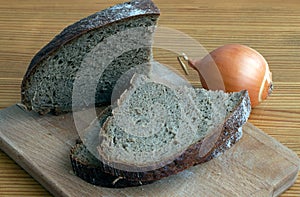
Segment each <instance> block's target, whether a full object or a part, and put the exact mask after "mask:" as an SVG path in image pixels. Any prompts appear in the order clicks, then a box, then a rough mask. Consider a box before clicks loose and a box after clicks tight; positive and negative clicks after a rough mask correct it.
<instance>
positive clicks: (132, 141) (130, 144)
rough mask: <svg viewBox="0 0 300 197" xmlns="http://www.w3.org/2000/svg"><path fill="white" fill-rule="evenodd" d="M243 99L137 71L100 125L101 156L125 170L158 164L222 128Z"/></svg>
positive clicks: (149, 167)
mask: <svg viewBox="0 0 300 197" xmlns="http://www.w3.org/2000/svg"><path fill="white" fill-rule="evenodd" d="M241 97H242V94H241V93H231V94H228V93H224V92H221V91H207V90H204V89H194V88H191V87H187V86H178V87H177V88H175V87H174V86H169V85H166V84H163V83H159V82H157V81H153V80H151V79H149V78H147V77H146V76H143V75H135V76H134V78H133V80H132V86H131V87H130V88H129V89H128V90H126V91H125V92H124V93H123V94H122V95H121V98H120V99H119V100H118V102H117V103H116V105H114V108H113V111H112V116H110V117H108V119H107V120H106V122H105V123H104V126H103V127H102V129H101V132H100V145H99V146H98V151H99V154H100V159H101V160H102V161H103V162H104V163H106V164H107V165H112V167H114V168H117V169H122V170H126V171H144V170H145V169H147V170H149V169H151V167H153V168H154V167H155V168H157V167H162V166H164V165H166V164H167V163H168V162H170V161H172V160H174V159H175V158H176V157H177V156H178V155H180V154H181V153H182V152H183V151H185V150H186V149H187V147H188V146H190V145H191V144H193V143H195V142H197V141H199V140H200V139H203V138H204V137H205V136H206V135H208V134H209V133H210V132H213V131H214V130H215V129H216V128H218V127H219V126H220V125H221V126H222V125H223V124H224V122H225V119H226V118H227V116H228V115H229V114H230V113H231V112H232V111H233V110H234V108H235V107H236V105H237V104H238V102H240V101H241Z"/></svg>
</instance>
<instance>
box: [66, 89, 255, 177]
mask: <svg viewBox="0 0 300 197" xmlns="http://www.w3.org/2000/svg"><path fill="white" fill-rule="evenodd" d="M250 111H251V104H250V99H249V96H248V92H247V91H243V95H242V99H241V100H240V103H239V104H238V105H237V106H236V108H235V110H234V111H233V113H231V114H230V116H229V117H227V119H226V121H225V123H224V124H223V127H222V131H221V134H220V136H219V137H218V140H217V142H216V144H215V145H214V147H213V148H212V149H211V150H210V151H209V152H208V153H207V154H206V155H204V156H199V150H200V147H201V145H202V143H203V140H201V141H199V142H197V143H195V144H192V145H191V146H189V148H188V149H187V150H186V151H185V152H184V153H183V154H182V155H180V156H179V157H177V158H176V159H175V160H174V161H173V162H171V163H169V164H167V165H165V166H163V167H161V168H158V169H156V170H151V171H146V172H127V171H123V170H118V169H115V168H112V167H110V166H107V165H105V164H103V163H102V162H99V163H100V166H98V167H97V171H99V172H105V173H108V174H111V175H113V176H116V177H122V178H124V179H125V180H129V181H137V182H139V181H140V182H144V181H155V180H160V179H162V178H164V177H167V176H170V175H173V174H177V173H179V172H181V171H183V170H185V169H187V168H189V167H191V166H194V165H198V164H201V163H204V162H207V161H209V160H211V159H212V158H214V157H215V156H216V155H215V154H216V151H217V152H219V153H221V152H224V151H225V150H226V149H228V148H229V147H227V146H226V143H228V142H229V143H231V144H235V143H236V142H237V141H238V140H239V138H240V137H241V136H239V135H238V129H239V128H241V127H242V125H243V124H245V123H246V121H247V119H248V116H249V114H250ZM71 162H72V163H74V162H75V161H73V160H72V158H71ZM76 162H80V161H76ZM82 165H83V166H84V165H87V166H88V164H82ZM75 170H79V171H81V173H83V174H85V175H86V177H93V174H91V173H89V172H88V171H86V170H84V168H82V170H80V169H75Z"/></svg>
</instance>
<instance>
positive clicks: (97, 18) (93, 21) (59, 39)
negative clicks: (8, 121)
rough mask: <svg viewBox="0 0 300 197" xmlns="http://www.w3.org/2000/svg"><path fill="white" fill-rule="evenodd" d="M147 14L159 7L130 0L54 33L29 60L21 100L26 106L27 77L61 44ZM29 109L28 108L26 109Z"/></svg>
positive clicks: (155, 13)
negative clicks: (123, 9)
mask: <svg viewBox="0 0 300 197" xmlns="http://www.w3.org/2000/svg"><path fill="white" fill-rule="evenodd" d="M126 4H127V5H131V7H130V8H129V9H130V10H131V11H132V12H130V11H129V12H122V13H121V14H116V13H115V9H116V7H117V6H121V5H126ZM136 10H143V11H144V12H143V13H139V12H134V11H136ZM147 15H157V16H158V15H160V11H159V9H158V8H157V7H156V5H155V4H154V3H153V2H152V1H151V0H142V1H140V0H132V1H130V2H126V3H122V4H118V5H115V6H112V7H110V8H107V9H105V10H102V11H99V12H96V13H95V14H92V15H90V16H88V17H86V18H84V19H81V20H80V21H78V22H76V23H74V24H72V25H70V26H68V27H66V28H65V29H63V31H62V32H60V33H59V34H58V35H56V36H55V37H54V38H53V39H52V40H51V41H50V42H49V43H48V44H47V45H45V46H44V47H43V48H42V49H41V50H40V51H39V52H38V53H37V54H36V55H35V56H34V57H33V59H32V60H31V62H30V64H29V66H28V68H27V71H26V73H25V75H24V77H23V80H22V84H21V102H22V103H23V104H24V105H26V106H27V103H26V99H25V95H24V93H23V92H24V90H25V89H26V88H27V82H28V79H29V78H30V77H31V75H33V74H34V72H35V70H36V69H38V67H39V65H40V63H41V62H42V61H44V60H45V59H46V58H47V57H49V56H50V55H51V54H53V53H54V52H55V51H57V50H58V49H59V48H60V47H61V46H63V45H65V44H67V43H70V42H72V41H73V40H75V39H76V38H78V37H79V36H81V35H83V34H85V33H87V32H89V31H93V30H96V29H98V28H102V27H104V26H106V25H110V24H112V23H116V22H121V21H124V20H129V19H131V18H134V17H139V16H147ZM28 110H30V109H28Z"/></svg>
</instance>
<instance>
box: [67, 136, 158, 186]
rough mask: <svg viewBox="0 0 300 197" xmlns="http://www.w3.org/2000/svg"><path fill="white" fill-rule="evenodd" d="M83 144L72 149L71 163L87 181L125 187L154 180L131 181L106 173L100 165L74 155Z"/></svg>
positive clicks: (94, 183) (76, 173)
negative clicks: (91, 163) (89, 162)
mask: <svg viewBox="0 0 300 197" xmlns="http://www.w3.org/2000/svg"><path fill="white" fill-rule="evenodd" d="M80 146H82V143H81V142H79V143H77V144H76V145H75V146H74V147H73V148H72V149H71V154H70V159H71V165H72V169H73V172H74V173H75V175H76V176H78V177H80V178H81V179H83V180H85V181H86V182H88V183H90V184H93V185H96V186H101V187H108V188H124V187H134V186H141V185H146V184H150V183H152V182H153V181H129V180H126V179H124V178H122V177H118V176H113V175H111V174H108V173H105V172H103V171H102V170H101V168H99V167H98V166H94V165H90V164H88V163H85V162H83V161H81V160H79V159H78V158H76V157H75V156H74V152H76V149H77V148H79V147H80Z"/></svg>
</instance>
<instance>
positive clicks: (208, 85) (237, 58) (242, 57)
mask: <svg viewBox="0 0 300 197" xmlns="http://www.w3.org/2000/svg"><path fill="white" fill-rule="evenodd" d="M185 58H186V60H188V59H187V57H185ZM188 63H189V66H191V67H192V68H194V69H195V70H197V72H198V73H199V76H200V80H201V83H202V86H203V88H205V89H210V90H224V91H225V92H238V91H241V90H248V92H249V97H250V101H251V106H252V107H255V106H257V105H258V104H259V103H260V102H261V101H263V100H265V99H266V98H267V97H268V96H269V95H270V94H271V93H272V89H273V84H272V73H271V72H270V70H269V66H268V63H267V61H266V60H265V58H264V57H263V56H262V55H261V54H260V53H258V52H257V51H255V50H254V49H252V48H250V47H247V46H244V45H240V44H228V45H224V46H221V47H219V48H217V49H215V50H213V51H212V52H210V53H209V54H208V55H207V56H205V57H204V58H203V59H200V60H188Z"/></svg>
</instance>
